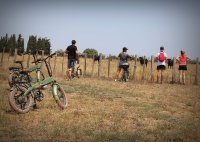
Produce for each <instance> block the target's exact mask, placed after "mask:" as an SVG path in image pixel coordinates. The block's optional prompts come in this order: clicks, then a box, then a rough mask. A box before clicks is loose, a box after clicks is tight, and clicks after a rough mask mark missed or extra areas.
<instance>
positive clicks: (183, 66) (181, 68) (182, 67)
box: [178, 65, 187, 71]
mask: <svg viewBox="0 0 200 142" xmlns="http://www.w3.org/2000/svg"><path fill="white" fill-rule="evenodd" d="M178 70H183V71H186V70H187V66H186V65H181V66H179V68H178Z"/></svg>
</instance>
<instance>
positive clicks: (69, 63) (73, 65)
mask: <svg viewBox="0 0 200 142" xmlns="http://www.w3.org/2000/svg"><path fill="white" fill-rule="evenodd" d="M75 64H76V59H68V68H74V67H75Z"/></svg>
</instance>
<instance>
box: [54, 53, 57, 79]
mask: <svg viewBox="0 0 200 142" xmlns="http://www.w3.org/2000/svg"><path fill="white" fill-rule="evenodd" d="M56 64H57V52H56V55H55V58H54V67H53V73H54V74H55V76H56Z"/></svg>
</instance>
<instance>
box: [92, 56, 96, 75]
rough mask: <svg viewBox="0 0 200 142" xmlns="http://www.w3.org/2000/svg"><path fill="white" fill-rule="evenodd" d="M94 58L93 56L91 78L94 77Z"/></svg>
mask: <svg viewBox="0 0 200 142" xmlns="http://www.w3.org/2000/svg"><path fill="white" fill-rule="evenodd" d="M94 57H95V55H93V56H92V59H93V60H92V77H94V64H95V61H94Z"/></svg>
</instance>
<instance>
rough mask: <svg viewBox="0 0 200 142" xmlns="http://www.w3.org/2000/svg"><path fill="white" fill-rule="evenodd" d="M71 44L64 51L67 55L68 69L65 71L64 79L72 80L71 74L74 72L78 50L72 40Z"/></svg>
mask: <svg viewBox="0 0 200 142" xmlns="http://www.w3.org/2000/svg"><path fill="white" fill-rule="evenodd" d="M71 43H72V44H71V45H69V46H68V47H67V49H66V51H65V53H66V54H68V65H67V67H68V69H67V71H66V79H69V80H71V79H72V72H73V71H74V67H75V65H76V57H77V54H78V50H77V47H76V41H75V40H72V42H71Z"/></svg>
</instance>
